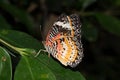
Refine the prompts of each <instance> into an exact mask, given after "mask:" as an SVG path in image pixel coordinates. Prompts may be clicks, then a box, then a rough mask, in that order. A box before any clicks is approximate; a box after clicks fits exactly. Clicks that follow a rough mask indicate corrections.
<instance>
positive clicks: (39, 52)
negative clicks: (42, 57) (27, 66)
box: [35, 49, 47, 57]
mask: <svg viewBox="0 0 120 80" xmlns="http://www.w3.org/2000/svg"><path fill="white" fill-rule="evenodd" d="M41 51H44V52H47V51H46V50H44V49H40V50H39V51H38V52H37V53H36V55H35V57H37V56H38V55H39V54H40V52H41Z"/></svg>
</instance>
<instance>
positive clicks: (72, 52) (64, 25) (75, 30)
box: [43, 14, 83, 67]
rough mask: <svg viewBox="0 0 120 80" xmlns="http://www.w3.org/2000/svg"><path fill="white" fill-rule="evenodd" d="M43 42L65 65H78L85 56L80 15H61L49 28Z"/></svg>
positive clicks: (48, 50) (49, 51)
mask: <svg viewBox="0 0 120 80" xmlns="http://www.w3.org/2000/svg"><path fill="white" fill-rule="evenodd" d="M43 44H44V46H45V48H46V50H47V52H48V53H50V54H51V55H52V56H53V57H54V58H56V59H58V60H59V61H60V62H61V63H62V64H63V65H65V66H68V65H69V66H71V67H75V66H77V65H78V64H79V63H80V62H81V60H82V57H83V48H82V43H81V23H80V20H79V17H78V16H77V15H76V14H73V15H70V16H66V15H61V16H60V17H59V18H58V20H57V21H56V22H55V23H54V24H53V27H52V28H51V29H50V30H49V32H48V35H47V37H46V41H44V43H43Z"/></svg>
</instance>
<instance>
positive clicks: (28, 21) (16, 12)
mask: <svg viewBox="0 0 120 80" xmlns="http://www.w3.org/2000/svg"><path fill="white" fill-rule="evenodd" d="M0 7H1V8H2V9H4V10H6V11H7V12H8V13H10V14H11V15H12V16H14V17H15V18H16V19H17V20H19V21H20V22H22V23H23V24H25V25H26V27H27V29H28V30H29V32H31V33H32V32H33V27H34V23H33V21H32V18H30V15H29V14H28V13H27V12H25V11H23V10H20V9H19V8H17V7H16V6H13V5H11V4H8V3H5V2H3V1H0Z"/></svg>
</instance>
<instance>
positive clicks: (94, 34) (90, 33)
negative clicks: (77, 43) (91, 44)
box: [82, 23, 98, 41]
mask: <svg viewBox="0 0 120 80" xmlns="http://www.w3.org/2000/svg"><path fill="white" fill-rule="evenodd" d="M82 33H83V36H84V37H85V38H86V39H87V40H89V41H96V40H97V38H98V30H97V29H96V28H95V26H93V25H92V24H90V23H83V27H82Z"/></svg>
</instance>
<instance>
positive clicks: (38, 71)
mask: <svg viewBox="0 0 120 80" xmlns="http://www.w3.org/2000/svg"><path fill="white" fill-rule="evenodd" d="M23 65H24V66H23ZM21 76H22V77H21ZM14 80H56V79H55V76H54V74H53V73H52V72H51V70H50V69H49V68H48V67H47V66H45V65H44V64H43V63H40V62H39V61H38V60H37V59H35V58H32V57H26V56H23V57H22V59H21V60H20V63H19V64H18V66H17V69H16V71H15V77H14Z"/></svg>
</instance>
